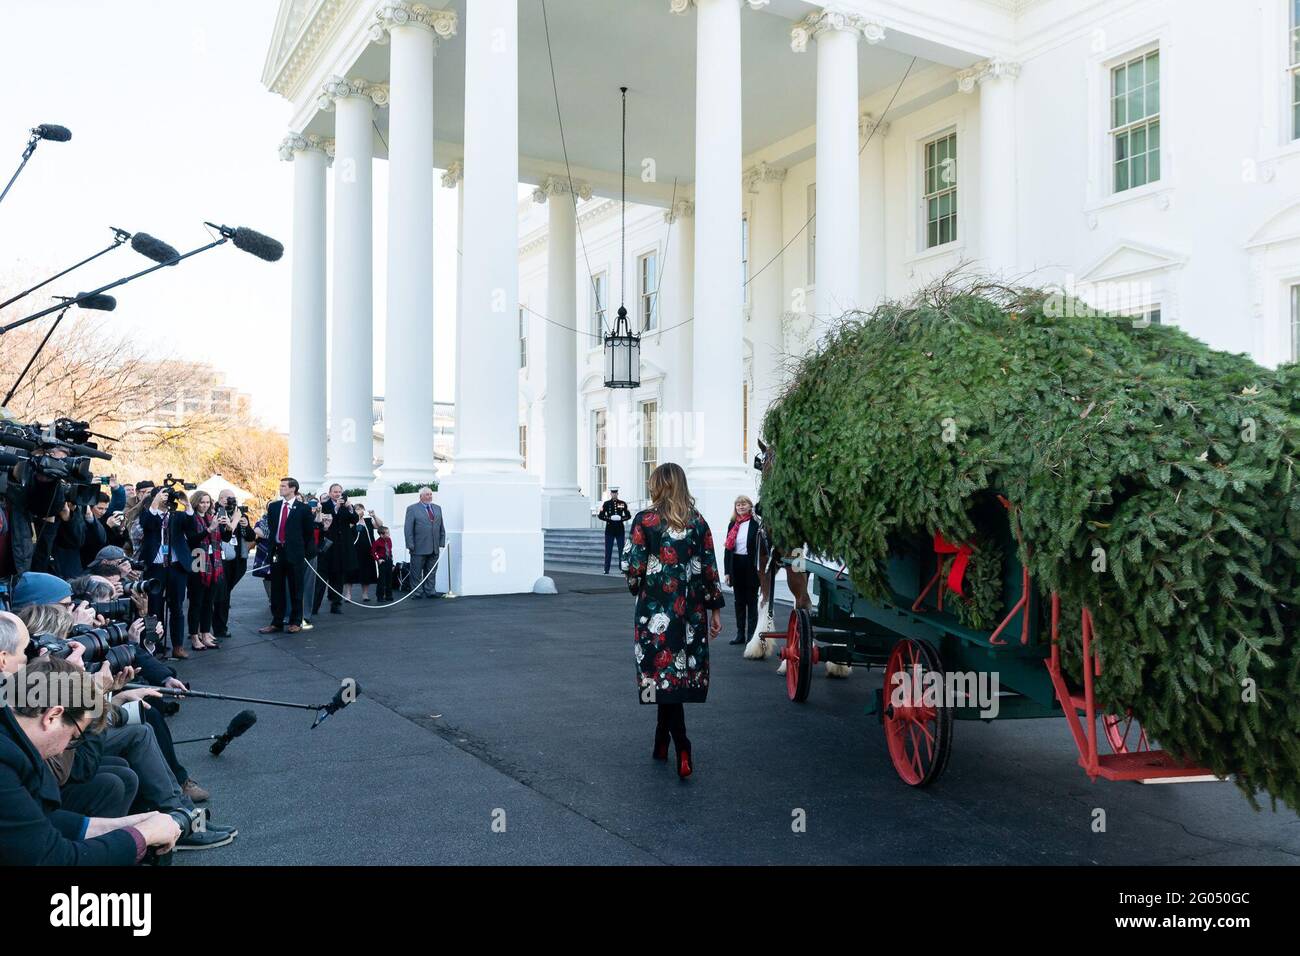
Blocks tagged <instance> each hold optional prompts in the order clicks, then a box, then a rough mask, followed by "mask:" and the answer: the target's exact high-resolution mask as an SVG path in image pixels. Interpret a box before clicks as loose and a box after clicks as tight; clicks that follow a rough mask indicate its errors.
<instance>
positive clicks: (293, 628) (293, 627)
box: [285, 624, 302, 634]
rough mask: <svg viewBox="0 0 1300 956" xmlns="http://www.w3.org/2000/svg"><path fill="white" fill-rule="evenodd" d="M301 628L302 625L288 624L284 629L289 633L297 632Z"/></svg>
mask: <svg viewBox="0 0 1300 956" xmlns="http://www.w3.org/2000/svg"><path fill="white" fill-rule="evenodd" d="M301 630H302V627H301V626H300V625H298V624H290V625H289V626H288V627H286V628H285V631H286V632H287V633H289V634H297V633H298V632H299V631H301Z"/></svg>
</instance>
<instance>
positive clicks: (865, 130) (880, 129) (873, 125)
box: [858, 113, 889, 140]
mask: <svg viewBox="0 0 1300 956" xmlns="http://www.w3.org/2000/svg"><path fill="white" fill-rule="evenodd" d="M872 133H878V134H879V135H880V136H881V137H882V138H883V137H885V136H888V135H889V124H888V123H886V122H885V121H884V120H883V119H880V118H877V117H876V115H875V114H874V113H863V114H862V115H861V116H859V117H858V136H859V137H861V138H862V139H864V140H865V139H866V138H867V137H868V136H870V135H871V134H872Z"/></svg>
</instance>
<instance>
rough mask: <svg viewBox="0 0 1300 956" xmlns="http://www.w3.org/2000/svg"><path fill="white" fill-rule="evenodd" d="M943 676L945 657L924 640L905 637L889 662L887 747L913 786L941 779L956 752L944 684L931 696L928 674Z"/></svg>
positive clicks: (885, 690)
mask: <svg viewBox="0 0 1300 956" xmlns="http://www.w3.org/2000/svg"><path fill="white" fill-rule="evenodd" d="M928 673H933V674H936V675H938V676H939V677H940V678H942V675H943V664H942V662H941V661H940V660H939V654H938V652H937V651H935V649H934V648H933V647H931V646H930V645H929V644H927V643H925V642H924V641H914V640H911V639H910V638H903V639H902V640H901V641H899V642H898V643H897V644H895V645H894V649H893V650H892V651H890V652H889V661H888V662H887V663H886V664H885V687H884V693H885V700H884V725H885V745H886V747H888V749H889V759H890V760H891V761H893V764H894V770H895V771H897V773H898V775H899V777H901V778H902V780H903V782H904V783H905V784H907V785H908V786H912V787H926V786H929V785H930V784H932V783H934V781H936V780H938V779H939V777H940V775H941V774H942V773H943V771H944V768H945V767H947V766H948V756H949V754H950V753H951V752H952V708H951V707H948V706H945V704H944V701H943V681H942V680H940V681H939V683H938V697H939V699H938V700H935V699H932V698H933V697H934V693H935V692H934V690H933V689H931V690H930V692H929V693H926V692H925V691H926V689H927V688H929V687H931V682H930V681H927V680H926V679H925V675H926V674H928ZM895 675H898V676H895Z"/></svg>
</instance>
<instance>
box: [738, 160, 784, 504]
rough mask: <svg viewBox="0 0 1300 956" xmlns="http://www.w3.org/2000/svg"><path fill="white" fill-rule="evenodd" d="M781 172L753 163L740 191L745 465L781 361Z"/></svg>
mask: <svg viewBox="0 0 1300 956" xmlns="http://www.w3.org/2000/svg"><path fill="white" fill-rule="evenodd" d="M785 172H786V171H785V170H784V169H782V168H781V167H778V166H770V165H768V164H767V163H759V164H758V165H757V166H754V167H751V168H750V169H748V170H746V171H745V186H746V191H747V192H748V194H749V195H750V196H751V197H752V202H751V204H750V216H749V275H750V283H749V340H750V342H751V343H752V344H753V347H754V392H753V394H752V395H750V398H749V449H748V457H750V458H751V459H752V458H753V455H754V454H755V453H756V452H757V449H758V440H757V439H758V437H759V434H760V431H761V429H762V425H763V415H764V414H765V413H766V412H767V406H768V405H769V404H771V402H772V399H773V398H775V397H776V393H777V389H778V387H779V386H780V384H781V366H782V362H783V360H784V343H783V341H782V336H781V315H782V313H783V312H784V311H785V310H786V308H788V305H787V303H786V301H785V292H784V289H783V288H782V282H781V260H780V258H779V257H780V255H781V246H782V245H783V244H784V242H785V240H784V238H783V237H782V235H781V206H782V202H781V189H782V186H781V184H782V183H783V182H785ZM769 263H770V265H769ZM764 266H767V268H764ZM760 270H762V271H760ZM754 477H756V476H751V479H753V478H754Z"/></svg>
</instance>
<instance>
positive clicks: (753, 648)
mask: <svg viewBox="0 0 1300 956" xmlns="http://www.w3.org/2000/svg"><path fill="white" fill-rule="evenodd" d="M766 644H767V641H765V640H763V638H761V637H759V636H758V635H757V634H755V635H754V636H753V637H751V638H750V639H749V643H748V644H746V645H745V660H747V661H761V660H762V659H763V658H765V657H766V656H767V647H766Z"/></svg>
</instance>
